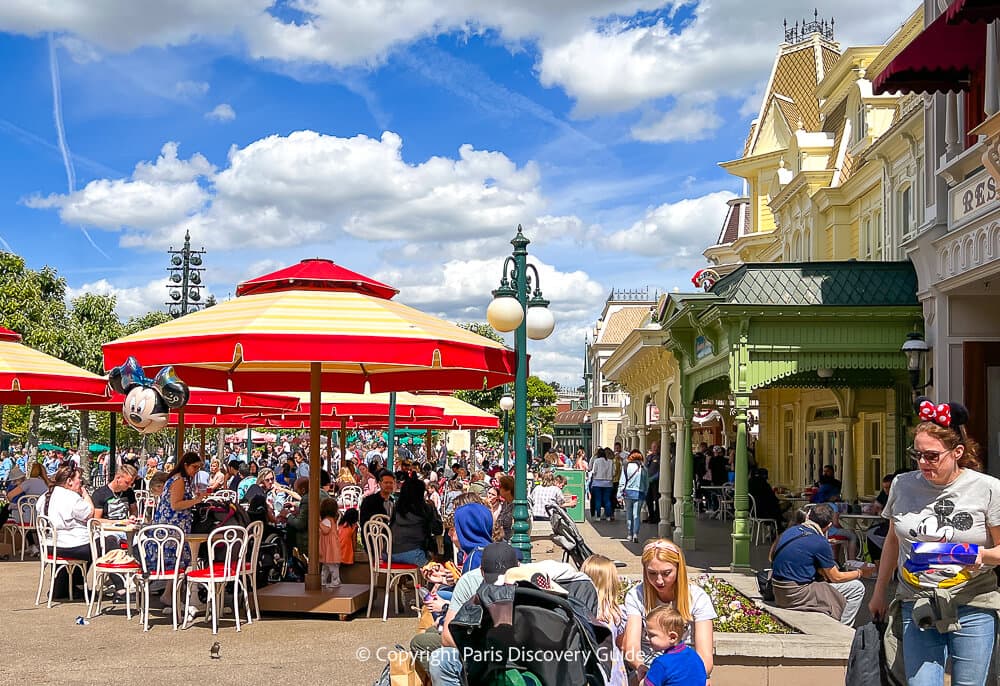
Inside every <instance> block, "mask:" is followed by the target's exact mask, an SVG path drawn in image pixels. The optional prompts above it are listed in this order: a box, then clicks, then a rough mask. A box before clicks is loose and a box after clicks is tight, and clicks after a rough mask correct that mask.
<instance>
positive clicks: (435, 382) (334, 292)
mask: <svg viewBox="0 0 1000 686" xmlns="http://www.w3.org/2000/svg"><path fill="white" fill-rule="evenodd" d="M290 270H294V274H293V275H291V276H288V275H287V273H288V272H289V271H290ZM344 272H346V276H345V274H344ZM394 290H395V289H392V288H391V287H390V286H386V285H385V284H379V283H378V282H377V281H374V280H372V279H369V278H368V277H361V276H360V275H357V274H355V273H354V272H349V271H348V270H344V269H343V268H341V267H339V266H337V265H335V264H333V263H332V262H330V261H329V260H319V259H313V260H305V261H303V262H302V263H300V264H299V265H295V267H292V268H289V269H288V270H281V271H279V272H275V273H274V274H271V275H267V276H263V277H260V278H259V279H255V280H253V281H248V282H245V283H243V284H241V285H240V286H239V287H238V288H237V291H236V293H237V296H238V297H236V298H234V299H233V300H229V301H226V302H222V303H219V304H218V305H215V306H214V307H210V308H206V309H204V310H200V311H198V312H194V313H192V314H189V315H186V316H184V317H180V318H179V319H175V320H173V321H170V322H166V323H164V324H160V325H159V326H154V327H152V328H150V329H146V330H144V331H140V332H138V333H135V334H132V335H130V336H125V337H124V338H120V339H118V340H116V341H112V342H111V343H107V344H105V345H104V366H105V369H111V368H112V367H115V366H117V365H120V364H122V363H123V362H124V361H125V360H126V358H128V356H130V355H131V356H133V357H135V358H136V359H137V360H139V362H141V363H142V365H143V368H144V369H146V370H147V372H148V373H150V374H153V373H155V372H156V371H157V370H158V369H159V368H160V367H163V366H166V365H173V366H174V369H175V371H176V372H177V375H178V376H179V377H180V378H181V379H183V380H184V381H185V382H186V383H188V384H189V385H192V386H205V387H209V388H224V389H231V390H236V391H305V390H309V389H310V372H311V366H310V365H311V364H314V363H315V364H318V365H319V366H320V367H319V370H320V374H321V386H322V390H324V391H342V392H348V393H361V392H363V391H365V390H366V384H367V390H371V391H373V392H382V391H397V390H455V389H461V388H473V389H480V388H484V387H493V386H497V385H500V384H503V383H507V382H509V381H511V380H513V378H514V371H515V365H516V356H515V354H514V352H513V351H512V350H509V349H508V348H506V347H505V346H504V345H503V344H501V343H497V342H495V341H492V340H489V339H487V338H484V337H482V336H479V335H478V334H475V333H472V332H471V331H467V330H466V329H463V328H461V327H459V326H456V325H455V324H452V323H451V322H447V321H445V320H443V319H439V318H437V317H434V316H432V315H429V314H426V313H424V312H421V311H419V310H416V309H414V308H412V307H408V306H406V305H403V304H401V303H397V302H393V301H392V300H390V299H389V297H391V294H392V293H394Z"/></svg>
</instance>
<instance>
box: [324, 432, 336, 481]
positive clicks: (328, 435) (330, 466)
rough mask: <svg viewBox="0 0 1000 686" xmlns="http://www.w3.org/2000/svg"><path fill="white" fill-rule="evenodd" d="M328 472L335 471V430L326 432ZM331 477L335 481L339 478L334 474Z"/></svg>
mask: <svg viewBox="0 0 1000 686" xmlns="http://www.w3.org/2000/svg"><path fill="white" fill-rule="evenodd" d="M326 471H328V472H332V471H333V429H327V432H326ZM330 476H331V477H333V478H334V479H336V477H337V475H336V474H333V473H331V474H330Z"/></svg>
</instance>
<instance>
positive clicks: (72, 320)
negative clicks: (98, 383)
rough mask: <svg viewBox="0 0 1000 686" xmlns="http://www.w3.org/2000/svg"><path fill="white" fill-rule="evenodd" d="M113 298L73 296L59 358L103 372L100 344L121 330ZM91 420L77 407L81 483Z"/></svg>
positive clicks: (87, 479)
mask: <svg viewBox="0 0 1000 686" xmlns="http://www.w3.org/2000/svg"><path fill="white" fill-rule="evenodd" d="M115 305H116V300H115V296H113V295H97V294H94V293H86V294H84V295H81V296H80V297H78V298H74V299H73V302H72V309H71V310H70V312H69V324H68V326H67V335H66V342H65V345H64V348H63V359H65V360H66V361H67V362H72V363H73V364H75V365H77V366H78V367H82V368H83V369H86V370H88V371H91V372H94V373H95V374H103V373H104V354H103V351H102V346H103V345H104V344H105V343H107V342H108V341H112V340H114V339H116V338H118V337H119V336H121V335H122V333H123V332H124V327H123V326H122V323H121V320H119V319H118V315H117V314H116V313H115ZM93 426H94V422H93V420H92V418H91V416H90V412H89V411H88V410H81V411H80V418H79V432H78V437H79V443H78V444H77V449H78V450H79V451H80V467H81V469H82V471H83V480H84V483H88V484H89V483H91V480H90V468H91V465H92V463H91V455H90V444H91V442H92V441H91V428H92V427H93Z"/></svg>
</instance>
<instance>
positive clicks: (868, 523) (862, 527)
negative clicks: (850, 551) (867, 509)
mask: <svg viewBox="0 0 1000 686" xmlns="http://www.w3.org/2000/svg"><path fill="white" fill-rule="evenodd" d="M881 521H882V515H877V514H842V515H840V523H841V525H843V527H844V528H845V529H850V530H851V531H853V532H854V533H856V534H857V535H858V559H859V560H863V559H865V557H867V556H868V537H867V536H866V535H865V533H866V532H867V531H868V529H870V528H871V527H873V526H875V525H876V524H878V523H879V522H881Z"/></svg>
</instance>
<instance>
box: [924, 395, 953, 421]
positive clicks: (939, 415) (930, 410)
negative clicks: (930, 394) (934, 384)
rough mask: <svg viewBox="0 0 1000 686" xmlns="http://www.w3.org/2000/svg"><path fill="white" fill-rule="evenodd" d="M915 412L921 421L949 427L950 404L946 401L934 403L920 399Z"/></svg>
mask: <svg viewBox="0 0 1000 686" xmlns="http://www.w3.org/2000/svg"><path fill="white" fill-rule="evenodd" d="M917 414H918V415H919V417H920V421H922V422H934V423H935V424H938V425H940V426H945V427H951V406H950V405H948V403H941V404H940V405H935V404H934V403H932V402H931V401H930V400H922V401H920V405H919V406H918V407H917Z"/></svg>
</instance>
